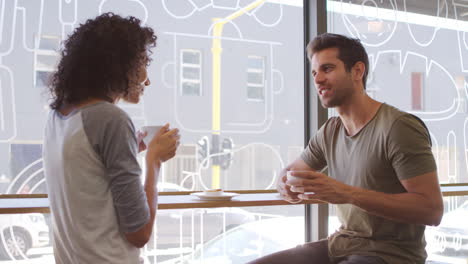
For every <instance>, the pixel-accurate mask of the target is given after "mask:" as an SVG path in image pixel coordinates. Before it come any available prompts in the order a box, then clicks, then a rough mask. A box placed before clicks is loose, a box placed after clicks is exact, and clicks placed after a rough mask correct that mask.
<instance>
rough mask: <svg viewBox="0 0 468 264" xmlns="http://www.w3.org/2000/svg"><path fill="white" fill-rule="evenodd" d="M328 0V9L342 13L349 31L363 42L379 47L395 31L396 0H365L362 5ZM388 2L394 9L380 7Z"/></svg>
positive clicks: (344, 0)
mask: <svg viewBox="0 0 468 264" xmlns="http://www.w3.org/2000/svg"><path fill="white" fill-rule="evenodd" d="M346 1H347V0H341V2H340V3H338V2H334V1H328V2H327V4H329V7H328V9H329V10H331V11H334V12H337V13H340V15H341V17H342V19H343V24H344V25H345V27H346V29H347V30H348V32H349V33H350V34H351V35H352V36H353V37H355V38H359V39H360V40H361V41H362V43H364V44H365V45H367V46H371V47H379V46H382V45H384V44H385V43H387V42H388V41H389V40H390V39H391V38H392V36H393V34H394V33H395V30H396V27H397V24H398V22H397V21H398V19H397V3H396V1H395V0H365V1H362V3H361V4H360V5H356V4H352V2H351V1H349V3H345V2H346ZM383 3H388V4H389V6H390V7H391V8H392V9H385V8H379V4H383Z"/></svg>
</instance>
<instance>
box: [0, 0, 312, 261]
mask: <svg viewBox="0 0 468 264" xmlns="http://www.w3.org/2000/svg"><path fill="white" fill-rule="evenodd" d="M0 6H1V8H2V10H1V13H2V14H3V15H2V16H1V17H0V20H1V21H0V34H1V35H0V157H2V158H1V159H0V193H2V194H33V193H34V194H37V193H46V185H45V182H44V175H43V170H42V157H41V151H42V145H41V144H42V138H43V133H42V131H43V127H44V124H45V121H46V117H47V113H48V111H49V108H48V107H47V103H48V102H47V100H48V95H47V88H46V86H47V83H48V81H49V78H50V75H51V73H52V72H53V71H54V70H55V67H56V64H57V62H58V60H59V59H60V53H59V50H60V46H61V45H62V44H61V43H62V42H63V41H64V40H65V39H66V38H67V35H68V34H69V33H70V32H72V31H73V29H74V28H75V27H76V26H78V25H79V23H82V22H84V21H85V20H86V19H88V18H91V17H94V16H96V15H98V14H100V13H103V12H107V11H112V12H114V13H118V14H122V15H125V16H126V15H133V16H136V17H138V18H140V19H141V20H142V21H143V22H144V23H145V24H147V25H149V26H152V27H153V28H154V29H155V30H156V33H157V35H158V41H157V42H158V44H157V47H156V48H155V49H154V53H153V55H152V56H153V63H152V64H151V65H150V67H149V70H148V72H149V78H150V80H151V83H152V84H151V86H150V87H149V88H148V89H146V91H145V95H144V98H143V100H142V102H141V103H140V104H138V105H131V104H127V103H123V102H122V103H119V106H120V107H122V109H124V110H125V111H126V112H127V113H128V114H129V115H130V117H131V118H132V120H133V121H134V123H135V127H136V128H137V129H139V128H141V127H142V126H144V125H160V124H164V123H167V122H168V123H170V124H171V127H177V128H179V129H180V133H181V136H182V142H181V146H180V148H179V150H178V153H177V155H176V157H175V158H174V159H172V160H171V161H169V162H167V163H165V164H164V167H163V173H162V176H161V177H160V181H161V182H160V183H159V187H160V190H161V191H164V190H167V191H191V190H202V189H208V188H223V189H244V190H248V189H250V190H252V189H274V188H275V181H276V179H277V177H278V171H279V170H280V169H281V168H282V167H284V166H285V165H286V164H287V163H289V162H291V161H292V160H294V159H295V158H296V157H297V156H298V155H299V153H300V151H301V149H302V147H303V145H304V142H303V139H304V122H303V120H304V106H303V103H302V102H303V98H302V96H303V88H304V74H303V61H304V51H303V50H304V47H303V10H302V1H290V0H288V1H282V0H268V1H267V0H246V1H235V0H234V1H225V0H223V1H221V0H213V1H209V0H202V1H191V0H182V1H172V0H155V1H134V0H124V1H117V0H115V1H114V0H109V1H78V0H60V1H52V0H44V1H3V2H2V4H0ZM286 84H287V89H284V88H285V86H286ZM285 135H287V136H285ZM297 208H302V207H301V206H297ZM223 210H224V209H223ZM223 210H221V211H222V212H221V213H220V215H221V216H222V215H227V216H228V218H229V221H231V220H232V219H230V216H231V214H232V215H234V214H236V215H239V214H238V212H239V210H237V211H236V210H227V209H226V210H224V211H223ZM215 211H216V210H213V212H214V213H210V211H209V210H208V211H207V210H205V211H204V210H193V211H190V210H188V211H186V212H185V211H177V212H171V211H165V210H161V211H159V213H160V214H161V216H164V217H158V219H159V221H160V222H159V223H158V225H164V223H163V221H165V219H166V220H168V221H169V222H171V221H170V220H171V219H172V220H173V219H179V220H180V219H184V220H183V221H182V220H181V222H180V225H179V226H178V228H176V227H174V229H171V235H173V236H175V237H180V236H182V235H183V236H184V241H185V240H186V241H190V243H192V242H193V243H192V244H190V245H186V244H184V243H185V242H184V243H182V244H180V243H179V242H177V243H176V244H175V245H174V244H172V245H170V246H167V245H165V248H164V250H163V251H158V253H157V254H164V252H165V253H167V254H168V255H171V254H172V252H173V251H177V252H179V253H180V252H183V250H185V249H186V248H189V250H188V251H187V252H193V251H194V250H195V247H196V245H197V244H200V243H202V242H207V241H209V240H211V239H212V238H214V236H215V235H218V234H219V233H222V232H223V231H224V230H225V229H230V228H231V227H232V226H229V225H228V226H225V225H223V224H217V223H218V222H216V223H215V222H213V223H212V225H213V226H216V228H217V229H216V230H215V231H216V232H212V233H209V234H210V235H209V236H208V235H206V236H205V237H204V239H202V240H200V239H199V238H198V237H197V236H198V235H199V233H196V232H198V231H196V232H195V231H194V232H195V233H192V232H191V231H190V232H188V231H186V228H188V227H190V225H191V224H192V222H191V221H192V220H190V221H189V220H187V221H186V220H185V219H186V217H187V215H188V216H190V217H191V218H190V219H194V220H193V221H196V219H197V218H198V217H201V216H203V217H204V219H205V220H204V223H205V225H208V226H209V225H210V223H211V222H210V221H211V220H210V219H212V218H211V216H212V215H217V214H218V213H219V212H215ZM233 211H235V212H233ZM301 215H302V211H300V213H298V214H296V215H295V216H299V217H301ZM192 216H193V217H192ZM275 216H276V217H278V216H285V215H281V214H277V213H276V214H275ZM46 219H47V218H46ZM213 219H216V221H218V220H219V219H222V217H221V218H220V217H218V216H217V217H215V218H213ZM233 219H235V217H234V218H233ZM254 220H255V221H257V220H263V219H260V218H259V217H256V218H255V219H254ZM213 221H215V220H213ZM171 223H172V222H171ZM174 223H176V222H174ZM241 224H243V222H242V221H241V222H236V223H235V226H239V225H241ZM164 230H165V228H158V229H157V231H156V233H157V235H158V236H160V237H161V238H160V241H159V242H157V243H161V244H164V243H163V242H164V241H166V240H167V241H171V239H175V238H167V236H166V235H165V234H164ZM187 230H188V229H187ZM194 230H195V229H194ZM246 230H247V229H246ZM205 231H206V229H205ZM43 232H47V230H44V231H43ZM210 232H211V231H210ZM182 233H183V234H182ZM242 235H245V236H247V235H250V234H248V233H247V231H246V233H245V234H242ZM185 236H187V237H185ZM232 236H236V234H234V235H232ZM255 241H259V240H255ZM0 244H1V242H0ZM212 244H216V243H215V242H212ZM43 246H44V245H43V244H41V245H40V247H43ZM45 247H46V248H45V249H41V250H39V251H25V254H26V256H27V257H28V258H31V261H33V262H31V263H35V262H34V261H36V262H37V263H40V261H43V262H42V263H52V261H50V253H51V249H50V245H49V244H48V243H47V245H45ZM269 247H270V245H269ZM271 247H272V248H274V249H277V248H279V247H278V246H277V245H276V244H275V245H271ZM181 250H182V251H181ZM216 250H224V249H220V248H219V247H217V246H216ZM31 252H48V254H49V256H48V258H47V260H46V261H45V262H44V260H43V259H40V258H35V256H33V255H31V254H33V253H31ZM151 252H152V251H151V248H150V249H149V251H148V252H147V253H148V254H147V255H150V253H151ZM161 252H162V253H161ZM187 252H185V253H187ZM205 252H212V251H209V249H207V250H206V251H205ZM265 252H268V251H266V249H265V251H261V252H260V253H258V254H264V253H265ZM185 253H184V254H185ZM37 254H39V255H40V254H43V253H37ZM44 254H45V253H44ZM207 254H208V253H207ZM236 254H237V253H236ZM239 254H240V253H239ZM255 254H257V253H255ZM158 256H159V255H158ZM194 256H195V255H194ZM33 259H36V260H33ZM163 259H164V257H163ZM1 261H2V260H0V262H1ZM151 263H154V262H153V261H152V262H151ZM233 263H236V262H233ZM237 263H238V262H237Z"/></svg>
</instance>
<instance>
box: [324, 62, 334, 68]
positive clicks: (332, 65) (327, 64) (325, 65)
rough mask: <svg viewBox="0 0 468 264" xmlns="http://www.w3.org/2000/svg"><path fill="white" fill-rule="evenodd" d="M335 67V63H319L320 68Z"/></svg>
mask: <svg viewBox="0 0 468 264" xmlns="http://www.w3.org/2000/svg"><path fill="white" fill-rule="evenodd" d="M330 66H331V67H336V64H333V63H324V64H321V65H320V68H323V67H330Z"/></svg>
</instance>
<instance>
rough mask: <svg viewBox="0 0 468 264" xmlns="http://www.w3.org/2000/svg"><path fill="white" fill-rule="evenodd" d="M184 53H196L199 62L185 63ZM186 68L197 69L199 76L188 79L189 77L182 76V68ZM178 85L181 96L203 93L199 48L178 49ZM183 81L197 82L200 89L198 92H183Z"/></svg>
mask: <svg viewBox="0 0 468 264" xmlns="http://www.w3.org/2000/svg"><path fill="white" fill-rule="evenodd" d="M185 53H196V54H197V55H198V56H199V62H200V63H199V64H195V63H185V62H184V54H185ZM186 68H192V69H198V70H199V72H200V75H199V78H198V79H189V78H184V69H186ZM179 80H180V83H179V87H180V94H181V95H182V96H201V95H202V94H203V89H202V84H203V82H202V52H201V50H196V49H181V50H180V71H179ZM184 83H196V84H199V87H200V89H199V90H198V94H185V93H184V88H183V84H184Z"/></svg>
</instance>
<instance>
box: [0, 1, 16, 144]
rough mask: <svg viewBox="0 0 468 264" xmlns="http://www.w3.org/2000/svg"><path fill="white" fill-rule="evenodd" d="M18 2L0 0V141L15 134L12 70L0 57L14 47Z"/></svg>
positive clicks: (13, 136) (6, 139) (8, 139)
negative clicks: (0, 0)
mask: <svg viewBox="0 0 468 264" xmlns="http://www.w3.org/2000/svg"><path fill="white" fill-rule="evenodd" d="M17 5H18V2H17V1H16V0H15V1H2V2H1V10H0V143H1V142H9V141H11V140H12V139H14V138H15V137H16V135H17V127H16V111H15V109H16V105H15V104H16V100H15V91H14V87H15V86H14V79H13V72H12V70H11V69H10V68H9V67H8V66H6V65H3V63H2V57H4V56H7V55H9V54H10V53H11V52H12V51H13V48H14V39H15V35H16V34H15V33H16V22H17V21H16V18H17V16H16V15H17V12H16V7H17Z"/></svg>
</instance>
